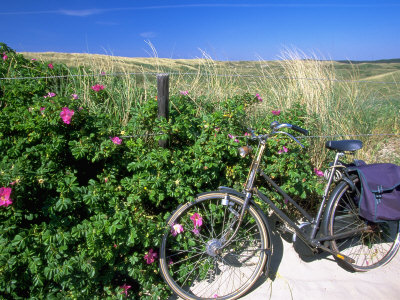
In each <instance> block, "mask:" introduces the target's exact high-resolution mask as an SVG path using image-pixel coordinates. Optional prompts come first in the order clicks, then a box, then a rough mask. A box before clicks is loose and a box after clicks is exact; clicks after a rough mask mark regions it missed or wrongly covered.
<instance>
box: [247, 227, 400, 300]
mask: <svg viewBox="0 0 400 300" xmlns="http://www.w3.org/2000/svg"><path fill="white" fill-rule="evenodd" d="M273 243H274V246H275V251H274V255H273V257H272V260H271V268H270V272H269V277H270V278H267V279H266V277H262V279H261V280H260V281H259V282H257V285H258V286H257V287H256V288H255V289H253V290H252V291H251V292H250V293H248V294H247V295H245V296H244V297H242V298H241V299H248V300H250V299H252V300H257V299H264V300H265V299H294V300H302V299H307V300H312V299H324V300H329V299H335V300H337V299H339V300H349V299H363V300H365V299H371V300H372V299H374V300H378V299H385V300H390V299H400V254H399V253H398V254H397V255H396V256H395V257H394V258H393V259H392V261H391V262H389V263H388V264H387V265H385V266H383V267H379V268H377V269H373V270H371V271H368V272H350V271H347V270H345V269H344V268H342V267H340V266H339V265H338V264H337V263H336V261H335V260H334V259H333V257H332V256H331V255H329V254H326V253H322V254H318V255H316V256H309V255H304V253H306V254H307V252H305V251H300V253H301V254H302V255H301V256H300V255H299V254H298V252H296V251H295V249H294V245H293V243H291V242H288V241H286V240H285V239H283V238H281V237H280V236H279V235H277V234H276V235H275V236H274V238H273ZM271 278H272V279H271Z"/></svg>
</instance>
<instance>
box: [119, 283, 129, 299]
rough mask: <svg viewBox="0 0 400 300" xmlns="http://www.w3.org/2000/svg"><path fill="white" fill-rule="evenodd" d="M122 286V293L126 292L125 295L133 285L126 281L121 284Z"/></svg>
mask: <svg viewBox="0 0 400 300" xmlns="http://www.w3.org/2000/svg"><path fill="white" fill-rule="evenodd" d="M120 288H121V289H123V290H124V291H123V292H122V293H123V294H125V296H128V290H129V289H130V288H131V286H130V285H126V283H124V285H121V286H120Z"/></svg>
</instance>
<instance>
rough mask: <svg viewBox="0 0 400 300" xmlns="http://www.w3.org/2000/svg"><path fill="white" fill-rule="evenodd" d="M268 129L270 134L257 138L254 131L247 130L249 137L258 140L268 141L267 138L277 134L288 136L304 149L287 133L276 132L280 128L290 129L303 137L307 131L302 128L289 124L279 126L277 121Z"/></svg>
mask: <svg viewBox="0 0 400 300" xmlns="http://www.w3.org/2000/svg"><path fill="white" fill-rule="evenodd" d="M270 127H271V129H272V132H271V133H270V134H264V135H257V136H256V135H255V134H254V130H252V129H250V128H249V131H250V134H251V137H252V138H253V139H260V140H261V139H268V138H269V137H271V136H273V135H275V134H277V133H282V134H285V135H287V136H289V137H290V138H291V139H293V140H294V141H295V142H296V143H298V144H299V145H300V146H301V147H302V148H304V146H303V145H302V144H301V143H300V142H299V141H298V140H297V139H296V138H295V137H294V136H292V135H291V134H289V133H287V132H285V131H278V130H279V129H281V128H290V129H293V130H295V131H297V132H299V133H301V134H304V135H308V130H306V129H304V128H301V127H299V126H297V125H292V124H289V123H282V124H279V123H278V122H277V121H274V122H272V123H271V125H270Z"/></svg>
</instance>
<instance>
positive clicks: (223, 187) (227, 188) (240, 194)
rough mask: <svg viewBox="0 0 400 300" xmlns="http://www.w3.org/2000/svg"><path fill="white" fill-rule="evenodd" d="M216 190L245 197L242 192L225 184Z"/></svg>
mask: <svg viewBox="0 0 400 300" xmlns="http://www.w3.org/2000/svg"><path fill="white" fill-rule="evenodd" d="M218 191H219V192H222V193H227V194H232V195H235V196H238V197H239V198H243V199H244V198H245V197H246V194H243V193H241V192H239V191H237V190H235V189H232V188H229V187H226V186H220V187H218Z"/></svg>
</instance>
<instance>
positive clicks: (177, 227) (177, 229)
mask: <svg viewBox="0 0 400 300" xmlns="http://www.w3.org/2000/svg"><path fill="white" fill-rule="evenodd" d="M182 232H183V226H182V225H181V224H172V226H171V234H172V236H177V235H178V234H179V233H182Z"/></svg>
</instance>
